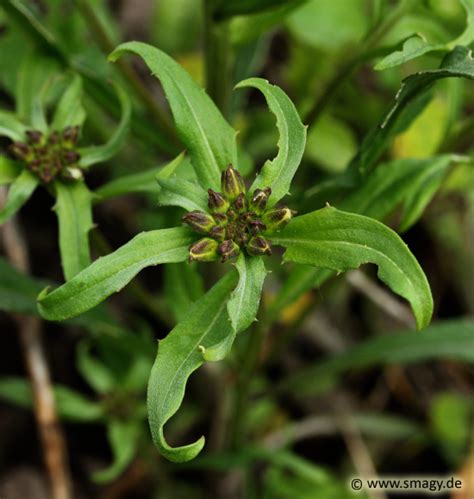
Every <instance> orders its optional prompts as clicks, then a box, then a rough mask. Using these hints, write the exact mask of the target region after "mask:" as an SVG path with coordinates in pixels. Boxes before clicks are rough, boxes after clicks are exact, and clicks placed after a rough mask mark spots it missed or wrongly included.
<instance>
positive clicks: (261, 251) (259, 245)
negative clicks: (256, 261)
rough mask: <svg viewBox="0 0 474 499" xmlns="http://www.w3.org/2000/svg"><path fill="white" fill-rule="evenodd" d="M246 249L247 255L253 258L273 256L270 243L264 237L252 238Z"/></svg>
mask: <svg viewBox="0 0 474 499" xmlns="http://www.w3.org/2000/svg"><path fill="white" fill-rule="evenodd" d="M246 248H247V253H248V254H249V255H252V256H262V255H268V256H270V255H271V254H272V248H271V246H270V242H269V241H267V240H266V239H265V238H264V237H262V236H254V237H252V239H250V241H249V242H248V244H247V246H246Z"/></svg>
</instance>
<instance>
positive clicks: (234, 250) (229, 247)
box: [219, 239, 240, 262]
mask: <svg viewBox="0 0 474 499" xmlns="http://www.w3.org/2000/svg"><path fill="white" fill-rule="evenodd" d="M219 253H220V255H221V257H222V258H221V261H222V262H226V261H227V260H229V259H230V258H235V257H237V256H239V253H240V248H239V246H238V245H237V244H236V243H235V242H234V241H232V239H227V241H224V242H223V243H221V244H220V245H219Z"/></svg>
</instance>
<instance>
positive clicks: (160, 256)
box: [38, 228, 195, 321]
mask: <svg viewBox="0 0 474 499" xmlns="http://www.w3.org/2000/svg"><path fill="white" fill-rule="evenodd" d="M194 240H195V236H194V235H193V234H191V233H190V232H189V231H188V230H186V229H184V228H176V229H163V230H153V231H149V232H142V233H141V234H138V235H137V236H135V237H134V238H133V239H132V240H131V241H129V242H128V243H127V244H125V245H124V246H122V247H120V248H119V249H117V250H116V251H114V252H113V253H110V254H109V255H107V256H104V257H102V258H99V259H98V260H96V261H95V262H93V263H92V265H90V266H89V267H87V268H86V269H84V270H83V271H82V272H80V273H79V274H78V275H76V276H75V277H73V278H72V279H71V280H70V281H68V282H67V283H66V284H63V285H62V286H60V287H59V288H57V289H55V290H54V291H52V292H51V293H49V292H48V290H45V291H44V292H43V293H41V295H40V296H39V297H38V301H39V303H38V307H39V311H40V314H41V315H42V316H43V317H44V318H45V319H48V320H53V321H60V320H64V319H68V318H70V317H75V316H76V315H79V314H81V313H83V312H85V311H86V310H89V309H91V308H92V307H95V306H96V305H97V304H99V303H100V302H102V301H103V300H105V299H106V298H107V297H108V296H110V295H111V294H112V293H117V292H118V291H120V290H121V289H122V288H123V287H124V286H125V285H126V284H128V282H130V281H131V280H132V279H133V278H134V277H135V276H136V275H137V274H138V272H140V271H141V270H142V269H144V268H145V267H150V266H153V265H159V264H161V263H173V262H182V261H184V260H186V258H187V257H188V246H189V245H190V244H191V243H192V242H193V241H194Z"/></svg>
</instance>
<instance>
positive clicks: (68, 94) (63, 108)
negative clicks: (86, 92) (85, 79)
mask: <svg viewBox="0 0 474 499" xmlns="http://www.w3.org/2000/svg"><path fill="white" fill-rule="evenodd" d="M81 98H82V79H81V77H80V76H79V75H74V77H73V79H72V82H71V83H70V85H69V86H68V87H67V88H66V91H65V92H64V94H63V95H62V97H61V100H60V101H59V103H58V105H57V107H56V111H55V113H54V117H53V122H52V123H51V128H52V129H53V130H56V131H62V130H64V129H65V128H66V127H68V126H76V125H77V126H82V124H83V123H84V120H85V118H86V112H85V110H84V108H83V106H82V102H81Z"/></svg>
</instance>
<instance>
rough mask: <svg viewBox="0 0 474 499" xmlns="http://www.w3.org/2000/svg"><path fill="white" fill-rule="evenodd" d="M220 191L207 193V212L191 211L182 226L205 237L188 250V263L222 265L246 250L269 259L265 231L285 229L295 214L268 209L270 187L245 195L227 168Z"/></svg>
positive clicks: (241, 183) (233, 171) (232, 170)
mask: <svg viewBox="0 0 474 499" xmlns="http://www.w3.org/2000/svg"><path fill="white" fill-rule="evenodd" d="M221 191H222V192H216V191H213V190H212V189H208V208H209V211H208V212H203V211H197V210H196V211H191V212H189V213H186V215H184V216H183V222H184V223H185V224H186V225H188V226H189V227H190V228H191V229H192V230H193V231H195V232H198V233H199V234H203V235H205V236H206V237H204V238H202V239H200V240H199V241H197V242H196V243H194V244H193V245H192V246H191V247H190V248H189V260H190V261H193V260H197V261H201V262H209V261H213V260H217V259H219V258H220V259H221V261H222V262H225V261H227V260H229V259H231V258H235V257H237V256H238V255H239V254H240V252H241V251H243V250H244V249H245V251H246V252H247V254H248V255H251V256H261V255H271V254H272V249H271V242H270V241H269V240H268V239H267V238H266V237H265V236H264V234H265V232H266V231H270V230H278V229H280V228H282V227H284V226H285V225H286V224H287V223H288V222H289V221H290V220H291V218H292V216H293V215H294V214H295V212H294V211H292V210H290V209H289V208H287V207H281V208H271V209H267V203H268V199H269V197H270V195H271V193H272V190H271V189H270V187H266V188H265V189H255V191H254V192H253V193H252V194H250V193H247V189H246V187H245V183H244V181H243V179H242V177H241V175H240V173H239V172H238V171H237V170H236V169H235V168H233V167H232V165H229V166H228V167H227V169H226V170H225V171H223V172H222V177H221Z"/></svg>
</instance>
